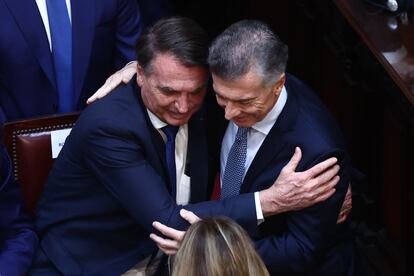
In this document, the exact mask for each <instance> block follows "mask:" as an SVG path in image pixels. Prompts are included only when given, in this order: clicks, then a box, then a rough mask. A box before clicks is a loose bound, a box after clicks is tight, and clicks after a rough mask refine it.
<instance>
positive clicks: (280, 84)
mask: <svg viewBox="0 0 414 276" xmlns="http://www.w3.org/2000/svg"><path fill="white" fill-rule="evenodd" d="M285 82H286V74H285V73H282V74H280V77H279V79H278V81H277V82H276V83H275V85H274V86H273V93H275V95H276V96H279V95H280V92H281V91H282V88H283V85H285Z"/></svg>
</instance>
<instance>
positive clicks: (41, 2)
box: [36, 0, 72, 51]
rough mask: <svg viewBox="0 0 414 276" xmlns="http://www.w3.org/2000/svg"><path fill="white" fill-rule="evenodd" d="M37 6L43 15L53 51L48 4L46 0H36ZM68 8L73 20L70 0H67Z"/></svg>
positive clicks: (70, 17) (70, 18)
mask: <svg viewBox="0 0 414 276" xmlns="http://www.w3.org/2000/svg"><path fill="white" fill-rule="evenodd" d="M36 4H37V8H38V9H39V12H40V16H41V17H42V21H43V25H44V26H45V30H46V35H47V40H48V41H49V47H50V51H52V40H51V38H50V27H49V17H48V15H47V6H46V0H36ZM66 8H67V9H68V13H69V20H70V21H71V22H72V11H71V6H70V0H66Z"/></svg>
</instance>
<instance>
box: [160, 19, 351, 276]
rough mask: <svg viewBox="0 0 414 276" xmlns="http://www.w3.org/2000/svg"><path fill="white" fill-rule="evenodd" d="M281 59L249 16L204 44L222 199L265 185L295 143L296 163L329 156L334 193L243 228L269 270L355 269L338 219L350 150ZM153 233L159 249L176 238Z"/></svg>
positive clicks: (266, 31) (281, 52) (282, 52)
mask: <svg viewBox="0 0 414 276" xmlns="http://www.w3.org/2000/svg"><path fill="white" fill-rule="evenodd" d="M287 58H288V49H287V46H286V45H285V44H283V42H282V41H280V39H279V38H278V37H277V36H276V35H275V34H274V33H273V32H272V31H271V30H270V28H269V27H268V26H267V25H266V24H264V23H262V22H260V21H254V20H244V21H240V22H238V23H235V24H233V25H232V26H230V27H229V28H227V29H226V30H225V31H224V32H223V33H222V34H221V35H219V36H218V37H217V38H216V39H215V40H214V42H213V43H212V45H211V46H210V52H209V59H208V62H209V65H210V71H211V73H212V77H213V87H214V90H215V93H216V98H217V102H218V104H219V105H220V106H221V107H222V108H223V109H224V117H225V118H226V119H227V120H229V122H228V124H227V122H225V123H224V124H223V126H224V127H223V135H222V137H223V139H222V144H221V156H220V163H221V166H220V167H221V175H220V176H221V198H222V199H223V198H234V197H235V196H237V195H239V194H241V195H243V194H246V193H251V192H255V191H259V190H262V189H266V188H267V187H269V184H270V183H272V181H274V179H275V178H276V177H277V176H278V175H279V173H280V172H281V170H282V168H283V166H285V165H286V164H287V163H288V161H289V158H290V156H291V154H292V153H293V152H294V151H295V148H296V147H297V146H300V148H301V149H302V150H303V156H302V160H301V162H300V163H299V166H298V170H305V169H307V168H309V167H310V166H312V165H313V164H316V163H317V162H320V161H321V160H324V159H326V158H328V157H332V156H335V157H336V158H338V160H339V165H340V167H341V170H340V172H339V176H340V181H339V183H338V185H337V187H336V192H335V194H334V195H333V196H332V197H330V198H329V199H327V200H326V201H324V202H321V203H319V204H317V205H315V206H312V207H309V208H305V209H302V210H299V211H295V212H290V213H284V214H279V215H276V216H273V217H268V218H266V219H265V220H264V222H263V223H261V224H259V225H258V226H257V227H256V229H254V230H253V231H250V232H249V234H250V235H251V237H252V239H253V240H254V241H255V243H256V248H257V250H258V252H259V253H260V255H261V257H262V258H263V260H264V262H265V264H266V266H267V267H268V269H269V271H270V272H271V274H275V275H354V274H355V273H356V264H355V256H354V249H353V245H352V242H351V241H350V237H349V232H348V229H347V223H342V224H337V223H336V222H337V217H338V214H339V212H340V209H341V205H342V202H343V200H344V197H345V194H346V191H347V188H348V184H349V182H350V178H351V171H352V168H351V164H350V160H349V156H348V154H347V153H346V150H345V146H344V143H343V140H342V137H341V133H340V131H339V129H338V127H337V125H336V123H335V122H334V120H333V118H332V117H331V115H330V114H329V112H328V111H327V110H326V108H325V107H324V106H323V104H322V103H321V102H320V100H319V99H318V98H317V97H316V95H315V94H314V93H313V92H312V91H311V90H310V89H309V88H308V87H307V86H306V85H305V84H303V83H302V82H301V81H299V80H298V79H296V78H295V77H293V76H290V75H287V74H286V73H285V68H286V63H287ZM224 129H225V131H224ZM263 213H264V215H265V216H266V212H263ZM195 214H196V215H198V214H197V213H195ZM201 217H202V216H201ZM157 228H158V229H159V230H162V232H163V233H164V234H165V233H171V234H169V235H170V236H171V237H172V238H181V237H182V233H180V232H176V231H173V229H168V228H165V227H164V226H162V225H159V224H158V227H157ZM153 237H154V240H155V241H157V242H158V245H159V246H160V248H162V249H163V250H164V251H165V252H169V253H172V252H173V249H174V246H175V243H172V242H171V241H168V240H166V239H160V238H158V237H157V236H153Z"/></svg>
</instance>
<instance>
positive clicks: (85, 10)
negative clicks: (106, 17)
mask: <svg viewBox="0 0 414 276" xmlns="http://www.w3.org/2000/svg"><path fill="white" fill-rule="evenodd" d="M10 1H13V0H10ZM95 2H96V1H82V0H72V1H71V9H72V51H73V52H72V54H73V57H72V67H73V68H72V70H73V89H74V93H75V102H76V103H77V102H78V99H79V95H80V94H81V91H82V88H83V83H84V81H85V77H86V73H87V70H88V65H89V59H90V55H91V49H92V41H93V37H94V30H95V16H96V15H95V10H96V9H95Z"/></svg>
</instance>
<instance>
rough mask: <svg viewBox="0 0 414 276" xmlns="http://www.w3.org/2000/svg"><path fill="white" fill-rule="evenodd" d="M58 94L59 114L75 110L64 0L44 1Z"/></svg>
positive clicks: (69, 33)
mask: <svg viewBox="0 0 414 276" xmlns="http://www.w3.org/2000/svg"><path fill="white" fill-rule="evenodd" d="M46 5H47V15H48V18H49V25H50V35H51V40H52V55H53V62H54V65H55V75H56V84H57V88H58V93H59V112H70V111H74V110H75V101H74V94H73V87H72V86H73V83H72V82H73V80H72V26H71V23H70V19H69V13H68V9H67V7H66V1H65V0H46Z"/></svg>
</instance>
